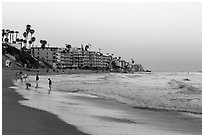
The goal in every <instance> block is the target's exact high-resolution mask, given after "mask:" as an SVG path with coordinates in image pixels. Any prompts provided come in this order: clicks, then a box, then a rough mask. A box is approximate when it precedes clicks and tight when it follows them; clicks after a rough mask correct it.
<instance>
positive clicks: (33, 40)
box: [31, 37, 35, 47]
mask: <svg viewBox="0 0 204 137" xmlns="http://www.w3.org/2000/svg"><path fill="white" fill-rule="evenodd" d="M31 41H32V43H33V46H32V47H34V42H35V37H32V38H31Z"/></svg>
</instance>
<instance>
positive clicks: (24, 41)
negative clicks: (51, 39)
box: [23, 39, 27, 48]
mask: <svg viewBox="0 0 204 137" xmlns="http://www.w3.org/2000/svg"><path fill="white" fill-rule="evenodd" d="M23 43H24V48H26V43H27V40H26V39H24V40H23Z"/></svg>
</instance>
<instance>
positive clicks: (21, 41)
mask: <svg viewBox="0 0 204 137" xmlns="http://www.w3.org/2000/svg"><path fill="white" fill-rule="evenodd" d="M23 41H24V40H23V39H20V40H19V42H20V43H21V50H22V45H23Z"/></svg>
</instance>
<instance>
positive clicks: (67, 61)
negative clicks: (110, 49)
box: [56, 48, 110, 69]
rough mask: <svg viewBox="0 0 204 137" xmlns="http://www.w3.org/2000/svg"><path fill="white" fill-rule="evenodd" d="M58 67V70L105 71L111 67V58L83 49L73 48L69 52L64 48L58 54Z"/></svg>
mask: <svg viewBox="0 0 204 137" xmlns="http://www.w3.org/2000/svg"><path fill="white" fill-rule="evenodd" d="M56 65H57V67H58V68H87V69H105V68H108V67H109V65H110V56H105V55H103V54H101V53H99V52H95V51H86V50H82V49H81V48H71V49H70V50H69V52H67V51H66V48H64V49H59V50H58V51H57V53H56Z"/></svg>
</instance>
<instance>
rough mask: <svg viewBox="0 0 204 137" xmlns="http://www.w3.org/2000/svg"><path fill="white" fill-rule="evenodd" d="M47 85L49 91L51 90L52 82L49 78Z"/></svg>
mask: <svg viewBox="0 0 204 137" xmlns="http://www.w3.org/2000/svg"><path fill="white" fill-rule="evenodd" d="M48 85H49V89H50V90H51V89H52V81H51V79H50V78H48Z"/></svg>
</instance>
